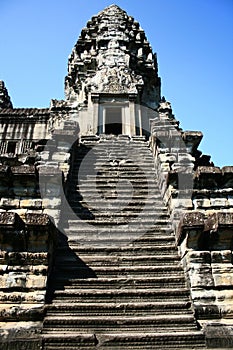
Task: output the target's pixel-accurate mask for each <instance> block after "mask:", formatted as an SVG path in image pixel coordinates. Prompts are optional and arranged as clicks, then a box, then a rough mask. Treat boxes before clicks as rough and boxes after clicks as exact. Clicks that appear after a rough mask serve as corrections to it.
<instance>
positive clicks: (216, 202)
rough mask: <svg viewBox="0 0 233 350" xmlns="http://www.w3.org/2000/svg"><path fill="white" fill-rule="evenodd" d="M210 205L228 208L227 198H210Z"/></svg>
mask: <svg viewBox="0 0 233 350" xmlns="http://www.w3.org/2000/svg"><path fill="white" fill-rule="evenodd" d="M210 205H211V206H212V207H220V208H224V207H228V205H229V204H228V201H227V198H210Z"/></svg>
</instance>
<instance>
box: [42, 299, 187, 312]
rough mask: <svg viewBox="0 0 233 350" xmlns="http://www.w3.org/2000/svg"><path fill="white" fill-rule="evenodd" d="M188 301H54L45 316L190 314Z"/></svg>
mask: <svg viewBox="0 0 233 350" xmlns="http://www.w3.org/2000/svg"><path fill="white" fill-rule="evenodd" d="M190 306H191V303H190V301H176V303H172V302H168V301H161V302H138V303H132V302H129V303H127V302H126V303H121V302H120V303H114V302H108V303H101V302H100V303H83V302H82V303H78V302H77V303H72V304H70V303H58V304H56V303H54V304H52V305H48V306H47V307H46V308H47V313H46V315H47V316H51V315H52V316H55V315H58V314H61V315H63V314H64V313H69V314H70V315H72V316H74V315H76V314H80V315H93V316H97V315H102V316H103V315H118V314H120V315H121V314H124V315H131V314H133V315H134V316H136V315H141V316H144V315H145V312H146V313H148V314H149V315H151V314H153V315H157V314H173V313H176V314H181V313H184V312H186V313H188V314H192V309H191V307H190Z"/></svg>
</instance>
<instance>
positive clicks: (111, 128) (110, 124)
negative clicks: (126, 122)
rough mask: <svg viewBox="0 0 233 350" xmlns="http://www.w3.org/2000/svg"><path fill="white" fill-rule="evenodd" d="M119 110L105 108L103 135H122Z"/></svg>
mask: <svg viewBox="0 0 233 350" xmlns="http://www.w3.org/2000/svg"><path fill="white" fill-rule="evenodd" d="M121 114H122V113H121V108H119V107H114V108H111V107H110V108H106V114H105V134H114V135H119V134H122V116H121Z"/></svg>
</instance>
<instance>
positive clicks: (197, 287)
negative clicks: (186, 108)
mask: <svg viewBox="0 0 233 350" xmlns="http://www.w3.org/2000/svg"><path fill="white" fill-rule="evenodd" d="M160 86H161V81H160V78H159V76H158V68H157V58H156V54H154V53H153V52H152V49H151V46H150V44H149V42H148V41H147V38H146V35H145V33H144V31H143V30H142V29H141V27H140V25H139V23H138V22H137V21H135V20H134V18H133V17H131V16H129V15H127V13H126V12H125V11H123V10H122V9H120V8H119V7H118V6H115V5H111V6H109V7H107V8H106V9H104V10H103V11H102V12H100V13H99V14H98V15H96V16H93V17H92V18H91V20H90V21H88V22H87V25H86V27H85V28H83V30H82V32H81V34H80V36H79V38H78V41H77V43H76V44H75V46H74V48H73V50H72V52H71V55H70V57H69V61H68V73H67V76H66V78H65V96H66V97H65V99H64V100H61V101H58V100H51V103H50V107H49V108H13V105H12V103H11V99H10V97H9V95H8V91H7V89H6V87H5V84H4V83H3V82H2V81H1V83H0V123H1V129H0V141H1V142H0V177H1V182H0V267H1V269H0V270H1V283H0V339H1V340H0V342H1V349H3V350H12V349H13V350H14V349H25V350H29V349H30V350H36V349H44V350H55V349H68V350H69V349H70V350H71V349H80V350H84V349H85V350H92V349H93V350H94V349H106V350H110V349H111V350H114V349H118V350H119V349H122V350H124V349H126V350H127V349H134V350H136V349H137V350H139V349H150V350H153V349H177V350H178V349H186V350H188V349H207V348H208V349H215V348H219V349H227V348H228V349H229V348H233V258H232V249H233V239H232V237H233V167H230V166H226V167H223V168H221V169H220V168H219V167H217V166H214V164H213V163H212V162H211V161H210V157H209V156H206V155H203V154H202V153H201V152H200V151H199V150H198V147H199V144H200V142H201V139H202V133H201V132H199V131H184V130H182V129H181V128H180V126H179V122H178V121H177V120H176V119H175V117H174V115H173V113H172V108H171V104H170V103H169V102H167V101H166V99H165V98H164V97H161V94H160Z"/></svg>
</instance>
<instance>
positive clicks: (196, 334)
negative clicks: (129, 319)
mask: <svg viewBox="0 0 233 350" xmlns="http://www.w3.org/2000/svg"><path fill="white" fill-rule="evenodd" d="M43 338H44V342H45V348H44V349H45V350H59V349H62V350H63V349H66V350H74V349H75V350H77V349H78V350H87V349H88V350H96V349H97V348H98V347H99V348H101V349H104V350H123V349H127V350H141V349H144V350H152V349H153V350H157V349H158V350H161V349H166V350H171V349H172V350H181V349H184V350H191V349H192V350H193V349H195V350H200V349H206V347H205V345H204V335H203V333H202V332H200V331H188V332H187V331H186V332H184V331H182V330H181V331H179V330H178V331H176V332H172V331H169V330H166V331H164V332H159V333H156V332H143V333H141V332H140V331H139V332H137V333H136V334H135V333H127V332H121V333H116V332H115V333H114V334H111V333H109V332H108V333H105V332H101V333H99V334H97V335H96V334H92V333H84V334H83V333H81V332H78V333H77V332H74V333H72V332H70V333H69V334H67V333H66V334H64V333H62V332H60V333H58V334H44V335H43Z"/></svg>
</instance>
